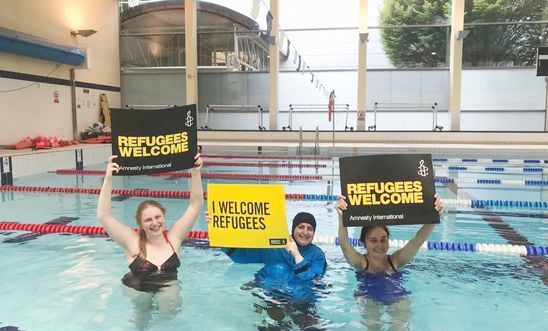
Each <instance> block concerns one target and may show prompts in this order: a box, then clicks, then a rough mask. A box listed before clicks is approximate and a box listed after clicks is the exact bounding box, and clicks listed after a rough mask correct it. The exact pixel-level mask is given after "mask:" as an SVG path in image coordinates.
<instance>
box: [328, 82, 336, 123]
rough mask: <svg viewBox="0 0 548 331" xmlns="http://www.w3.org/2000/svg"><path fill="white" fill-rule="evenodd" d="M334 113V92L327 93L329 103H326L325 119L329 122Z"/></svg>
mask: <svg viewBox="0 0 548 331" xmlns="http://www.w3.org/2000/svg"><path fill="white" fill-rule="evenodd" d="M334 111H335V90H333V91H331V92H329V102H328V103H327V119H328V120H329V122H331V116H332V114H333V112H334Z"/></svg>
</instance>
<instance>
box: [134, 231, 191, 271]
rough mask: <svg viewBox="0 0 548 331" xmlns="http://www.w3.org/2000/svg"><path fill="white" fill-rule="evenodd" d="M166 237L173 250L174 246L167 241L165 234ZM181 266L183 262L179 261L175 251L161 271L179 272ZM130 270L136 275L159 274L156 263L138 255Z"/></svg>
mask: <svg viewBox="0 0 548 331" xmlns="http://www.w3.org/2000/svg"><path fill="white" fill-rule="evenodd" d="M164 237H165V238H166V242H167V243H168V244H169V246H171V249H173V245H171V243H170V242H169V240H168V239H167V235H166V234H164ZM180 266H181V260H179V257H178V256H177V254H176V253H175V249H173V254H171V256H170V257H169V258H168V259H167V260H166V261H165V262H164V263H162V265H161V266H160V271H162V272H173V271H175V272H176V271H177V268H179V267H180ZM129 270H131V271H132V272H134V273H148V272H157V271H158V266H157V265H155V264H154V263H152V262H150V261H148V260H147V259H144V258H142V257H141V256H140V255H138V256H137V257H136V258H135V260H133V262H131V264H130V265H129Z"/></svg>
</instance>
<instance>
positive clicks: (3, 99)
mask: <svg viewBox="0 0 548 331" xmlns="http://www.w3.org/2000/svg"><path fill="white" fill-rule="evenodd" d="M1 6H2V10H0V22H1V23H0V25H1V26H2V27H3V28H7V29H11V30H15V31H18V32H21V33H25V34H30V35H33V36H35V37H39V38H42V39H46V40H49V41H51V42H53V43H56V44H61V45H67V46H74V47H79V48H85V49H87V50H88V53H89V57H88V58H89V60H90V62H89V64H90V68H89V69H80V68H76V70H75V80H76V82H77V83H90V84H97V85H101V86H107V87H109V88H114V89H116V88H118V87H119V86H120V74H119V73H120V65H119V47H118V34H119V33H118V6H117V1H115V0H78V1H67V0H43V1H20V0H2V4H1ZM73 29H94V30H97V31H98V32H97V33H96V34H94V35H92V36H90V37H88V38H84V37H81V36H77V37H73V36H71V34H70V31H71V30H73ZM70 68H71V67H70V66H68V65H61V66H59V67H58V66H57V64H56V63H54V62H49V61H45V60H39V59H33V58H29V57H25V56H20V55H16V54H11V53H4V52H0V70H4V71H7V72H13V73H17V74H30V75H36V76H39V77H42V78H44V77H48V78H57V79H60V80H61V81H58V82H52V83H50V82H48V83H35V84H33V81H32V79H31V80H26V79H24V78H22V79H13V78H6V77H0V104H1V105H2V106H0V118H1V120H0V121H1V122H2V130H0V145H7V144H10V143H14V142H17V141H19V140H20V139H22V138H25V137H26V136H36V135H47V136H57V137H58V138H59V139H72V138H73V132H72V131H73V130H72V127H73V124H72V104H71V92H70V87H69V86H67V83H68V81H69V79H70ZM86 89H87V90H89V93H83V89H82V88H77V89H76V99H77V100H76V101H77V105H78V106H79V107H78V108H77V117H78V118H77V129H78V131H80V130H83V129H84V128H86V127H88V126H89V125H91V124H92V123H93V122H96V121H98V120H99V100H98V97H99V94H100V93H106V94H107V97H108V99H109V102H110V105H111V106H113V107H119V105H120V92H116V91H110V90H104V89H103V87H100V86H98V87H97V88H86ZM55 92H57V93H58V95H59V102H58V103H56V102H54V93H55Z"/></svg>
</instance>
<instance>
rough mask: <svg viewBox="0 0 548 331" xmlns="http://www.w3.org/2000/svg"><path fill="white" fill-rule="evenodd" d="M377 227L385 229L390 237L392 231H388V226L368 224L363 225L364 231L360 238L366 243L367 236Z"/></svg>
mask: <svg viewBox="0 0 548 331" xmlns="http://www.w3.org/2000/svg"><path fill="white" fill-rule="evenodd" d="M375 228H380V229H383V230H384V231H385V232H386V236H387V237H388V238H389V239H390V231H388V228H387V227H386V226H385V225H368V226H364V227H362V232H361V233H360V240H361V241H362V243H363V244H364V245H365V239H366V238H367V236H368V235H369V234H370V233H371V231H373V229H375Z"/></svg>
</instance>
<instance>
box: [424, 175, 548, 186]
mask: <svg viewBox="0 0 548 331" xmlns="http://www.w3.org/2000/svg"><path fill="white" fill-rule="evenodd" d="M434 181H435V182H436V183H441V184H448V183H455V184H487V185H509V186H535V187H544V186H548V180H520V179H481V178H458V179H455V178H447V177H436V178H434Z"/></svg>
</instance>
